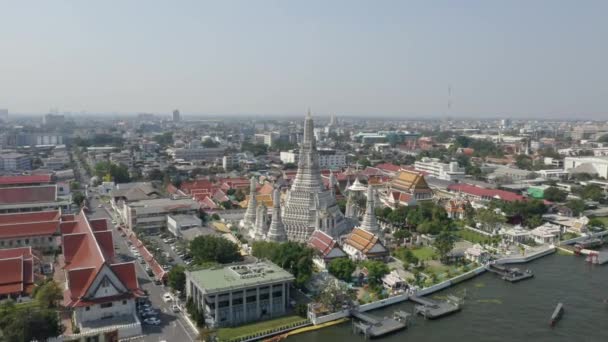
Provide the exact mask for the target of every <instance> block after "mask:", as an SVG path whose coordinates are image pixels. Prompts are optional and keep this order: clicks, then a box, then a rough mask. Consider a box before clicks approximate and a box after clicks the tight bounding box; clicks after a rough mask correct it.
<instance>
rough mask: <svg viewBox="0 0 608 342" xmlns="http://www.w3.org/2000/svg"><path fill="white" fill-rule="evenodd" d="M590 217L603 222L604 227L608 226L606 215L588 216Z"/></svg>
mask: <svg viewBox="0 0 608 342" xmlns="http://www.w3.org/2000/svg"><path fill="white" fill-rule="evenodd" d="M590 218H594V219H596V220H600V221H602V222H603V223H604V225H605V226H606V227H608V216H594V217H590Z"/></svg>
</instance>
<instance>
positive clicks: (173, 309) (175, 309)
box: [171, 304, 181, 312]
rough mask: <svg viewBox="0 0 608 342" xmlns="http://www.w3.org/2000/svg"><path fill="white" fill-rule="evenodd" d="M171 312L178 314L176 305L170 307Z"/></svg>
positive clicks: (178, 310)
mask: <svg viewBox="0 0 608 342" xmlns="http://www.w3.org/2000/svg"><path fill="white" fill-rule="evenodd" d="M171 311H173V312H180V311H181V310H180V309H179V306H177V305H176V304H173V306H171Z"/></svg>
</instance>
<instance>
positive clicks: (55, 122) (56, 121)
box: [42, 113, 65, 128]
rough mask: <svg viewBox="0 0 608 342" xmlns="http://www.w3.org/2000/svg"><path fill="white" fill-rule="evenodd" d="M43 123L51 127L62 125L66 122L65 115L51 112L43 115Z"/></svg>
mask: <svg viewBox="0 0 608 342" xmlns="http://www.w3.org/2000/svg"><path fill="white" fill-rule="evenodd" d="M42 124H43V125H45V126H47V127H50V128H55V127H62V126H63V125H64V124H65V117H64V116H63V115H60V114H51V113H49V114H46V115H45V116H43V117H42Z"/></svg>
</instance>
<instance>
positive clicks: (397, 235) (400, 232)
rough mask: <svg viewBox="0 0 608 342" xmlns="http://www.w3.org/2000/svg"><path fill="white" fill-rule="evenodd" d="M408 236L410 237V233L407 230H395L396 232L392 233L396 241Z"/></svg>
mask: <svg viewBox="0 0 608 342" xmlns="http://www.w3.org/2000/svg"><path fill="white" fill-rule="evenodd" d="M410 236H412V233H410V231H409V230H407V229H397V231H396V232H395V233H393V237H394V238H395V239H397V240H403V239H407V238H409V237H410Z"/></svg>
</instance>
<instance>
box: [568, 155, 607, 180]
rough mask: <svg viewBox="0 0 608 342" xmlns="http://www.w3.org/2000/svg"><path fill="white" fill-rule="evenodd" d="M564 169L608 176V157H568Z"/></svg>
mask: <svg viewBox="0 0 608 342" xmlns="http://www.w3.org/2000/svg"><path fill="white" fill-rule="evenodd" d="M564 170H566V171H568V172H570V173H595V174H597V175H598V176H600V177H604V178H608V157H566V158H564Z"/></svg>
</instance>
